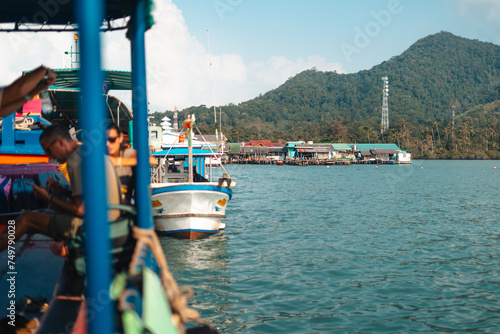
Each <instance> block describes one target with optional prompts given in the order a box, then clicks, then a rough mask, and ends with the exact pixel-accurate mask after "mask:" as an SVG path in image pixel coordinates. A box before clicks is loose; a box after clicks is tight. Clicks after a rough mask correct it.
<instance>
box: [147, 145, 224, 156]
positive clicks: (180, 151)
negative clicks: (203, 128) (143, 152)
mask: <svg viewBox="0 0 500 334" xmlns="http://www.w3.org/2000/svg"><path fill="white" fill-rule="evenodd" d="M167 153H168V156H169V157H174V156H177V157H178V156H187V155H188V154H189V152H188V148H187V147H179V148H173V149H171V150H170V152H169V150H168V149H167V150H163V151H158V152H154V153H152V154H151V155H153V156H160V157H163V156H165V155H166V154H167ZM209 156H214V153H212V152H211V151H209V150H200V149H193V157H209Z"/></svg>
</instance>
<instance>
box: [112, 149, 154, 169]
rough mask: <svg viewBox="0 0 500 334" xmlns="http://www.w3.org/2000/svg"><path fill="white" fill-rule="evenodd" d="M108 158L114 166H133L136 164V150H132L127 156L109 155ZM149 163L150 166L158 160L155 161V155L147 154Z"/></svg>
mask: <svg viewBox="0 0 500 334" xmlns="http://www.w3.org/2000/svg"><path fill="white" fill-rule="evenodd" d="M109 160H111V162H112V163H113V166H115V167H133V166H136V165H137V152H136V151H134V152H132V155H131V156H130V157H128V158H122V157H112V156H109ZM149 164H150V165H152V166H156V165H157V164H158V162H157V161H156V159H155V157H153V156H149Z"/></svg>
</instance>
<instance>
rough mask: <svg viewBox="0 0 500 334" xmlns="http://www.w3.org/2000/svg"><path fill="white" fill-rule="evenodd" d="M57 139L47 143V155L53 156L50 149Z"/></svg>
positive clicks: (45, 150)
mask: <svg viewBox="0 0 500 334" xmlns="http://www.w3.org/2000/svg"><path fill="white" fill-rule="evenodd" d="M56 141H57V138H56V139H54V140H53V141H52V142H51V143H50V144H49V145H47V147H46V148H45V149H44V152H45V154H46V155H48V156H49V157H50V156H52V151H51V150H50V148H51V147H52V145H54V144H55V143H56Z"/></svg>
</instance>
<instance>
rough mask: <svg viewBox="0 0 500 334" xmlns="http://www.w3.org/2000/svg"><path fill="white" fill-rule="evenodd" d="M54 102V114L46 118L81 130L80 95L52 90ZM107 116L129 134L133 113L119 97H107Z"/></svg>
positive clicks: (73, 91) (68, 91)
mask: <svg viewBox="0 0 500 334" xmlns="http://www.w3.org/2000/svg"><path fill="white" fill-rule="evenodd" d="M50 94H51V96H52V100H53V101H54V106H55V109H54V112H51V113H50V114H47V115H44V118H46V119H47V120H49V121H50V122H52V123H62V124H66V125H71V126H74V127H76V128H77V129H79V128H80V126H78V124H76V123H75V122H76V121H77V120H78V99H79V97H80V94H79V92H78V91H75V90H50ZM105 101H106V106H105V110H106V114H107V119H109V120H111V121H113V122H115V123H119V124H120V128H121V129H122V132H123V133H125V134H127V133H128V122H129V121H131V120H132V118H133V115H132V111H131V110H130V109H129V108H128V107H127V106H126V105H125V104H124V103H123V102H122V101H121V100H120V99H118V98H117V97H114V96H111V95H107V96H106V97H105Z"/></svg>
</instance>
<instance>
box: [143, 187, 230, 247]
mask: <svg viewBox="0 0 500 334" xmlns="http://www.w3.org/2000/svg"><path fill="white" fill-rule="evenodd" d="M151 187H152V196H151V199H152V205H153V220H154V226H155V230H156V232H157V233H159V234H165V235H169V236H172V237H177V238H182V239H191V240H193V239H199V238H203V237H206V236H209V235H211V234H213V233H216V232H218V231H219V230H220V229H222V228H224V226H225V225H224V223H222V219H224V218H225V217H226V207H227V203H228V202H229V200H230V199H231V197H232V191H231V189H229V188H225V187H219V186H218V185H217V184H216V183H191V184H172V183H156V184H152V185H151Z"/></svg>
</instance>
